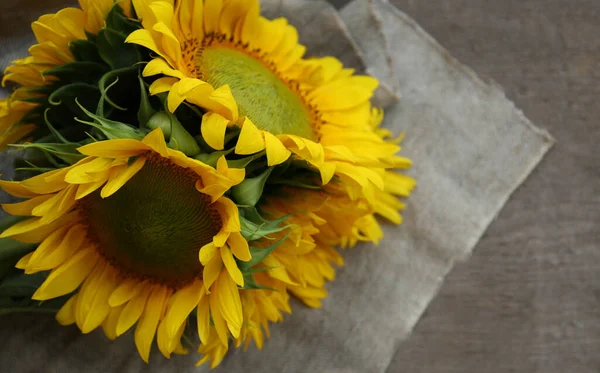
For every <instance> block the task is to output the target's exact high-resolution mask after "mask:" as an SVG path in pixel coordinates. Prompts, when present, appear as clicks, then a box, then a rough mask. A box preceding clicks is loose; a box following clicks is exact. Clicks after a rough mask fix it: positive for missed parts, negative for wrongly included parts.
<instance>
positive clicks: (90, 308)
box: [75, 264, 116, 334]
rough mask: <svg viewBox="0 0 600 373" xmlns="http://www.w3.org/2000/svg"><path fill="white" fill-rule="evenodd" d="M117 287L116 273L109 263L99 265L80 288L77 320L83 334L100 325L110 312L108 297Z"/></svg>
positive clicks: (76, 309) (76, 306)
mask: <svg viewBox="0 0 600 373" xmlns="http://www.w3.org/2000/svg"><path fill="white" fill-rule="evenodd" d="M115 287H116V275H115V273H114V271H113V269H112V268H110V267H109V265H108V264H104V265H99V266H98V267H97V268H96V269H95V271H94V273H92V275H91V276H90V277H89V278H88V279H87V280H86V281H85V284H84V285H83V287H82V288H81V290H79V292H78V294H79V296H78V297H77V302H76V303H75V320H76V321H77V326H79V329H80V330H81V332H82V333H83V334H87V333H90V332H91V331H92V330H94V329H96V328H97V327H99V326H100V325H101V324H102V323H103V322H104V320H105V319H106V317H107V316H108V314H109V312H110V306H109V305H108V297H109V296H110V294H111V293H112V291H113V290H114V288H115Z"/></svg>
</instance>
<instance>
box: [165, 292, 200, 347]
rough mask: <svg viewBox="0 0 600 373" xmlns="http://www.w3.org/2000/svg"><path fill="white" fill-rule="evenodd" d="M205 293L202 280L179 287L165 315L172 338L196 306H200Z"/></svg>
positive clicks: (168, 332) (169, 334)
mask: <svg viewBox="0 0 600 373" xmlns="http://www.w3.org/2000/svg"><path fill="white" fill-rule="evenodd" d="M203 294H204V289H203V284H202V281H200V280H195V281H194V282H193V283H192V284H190V285H188V286H186V287H184V288H182V289H179V290H178V291H177V292H176V293H175V294H173V296H172V298H171V300H170V306H169V309H168V311H167V314H166V315H165V320H166V332H167V335H168V336H169V337H171V338H172V337H174V336H176V335H177V333H178V331H179V329H180V327H181V325H182V324H183V323H184V322H185V320H187V318H188V316H189V315H190V313H191V312H192V311H193V310H194V308H196V307H197V306H198V302H200V298H201V297H202V295H203Z"/></svg>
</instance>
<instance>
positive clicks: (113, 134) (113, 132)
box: [75, 106, 146, 140]
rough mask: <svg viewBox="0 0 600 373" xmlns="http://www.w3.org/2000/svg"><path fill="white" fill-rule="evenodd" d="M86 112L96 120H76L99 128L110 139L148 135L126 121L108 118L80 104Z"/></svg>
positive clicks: (138, 138)
mask: <svg viewBox="0 0 600 373" xmlns="http://www.w3.org/2000/svg"><path fill="white" fill-rule="evenodd" d="M80 108H81V110H83V111H84V113H85V114H86V115H87V116H89V117H90V118H92V119H93V120H94V122H89V121H85V120H82V119H79V118H75V120H76V121H78V122H80V123H83V124H87V125H89V126H92V127H94V128H96V129H98V130H99V131H100V132H102V133H103V134H104V136H106V138H107V139H109V140H114V139H136V140H141V139H143V138H144V136H145V135H146V134H145V133H143V132H142V131H141V130H138V129H135V128H133V127H131V126H129V125H127V124H125V123H121V122H117V121H114V120H110V119H106V118H103V117H101V116H98V115H96V114H93V113H92V112H90V111H88V110H86V109H85V108H84V107H83V106H80Z"/></svg>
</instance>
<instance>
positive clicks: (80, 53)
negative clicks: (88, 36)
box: [69, 39, 103, 63]
mask: <svg viewBox="0 0 600 373" xmlns="http://www.w3.org/2000/svg"><path fill="white" fill-rule="evenodd" d="M69 49H71V53H72V54H73V57H75V59H76V60H77V61H90V62H99V63H103V61H102V58H100V54H98V48H97V47H96V44H95V43H94V42H92V41H90V40H85V39H75V40H71V41H70V42H69Z"/></svg>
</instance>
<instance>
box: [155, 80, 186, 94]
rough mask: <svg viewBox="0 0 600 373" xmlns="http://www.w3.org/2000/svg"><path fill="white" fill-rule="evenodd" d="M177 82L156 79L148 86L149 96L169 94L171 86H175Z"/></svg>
mask: <svg viewBox="0 0 600 373" xmlns="http://www.w3.org/2000/svg"><path fill="white" fill-rule="evenodd" d="M178 81H179V79H177V78H169V77H166V78H159V79H156V80H155V81H154V82H153V83H152V84H151V85H150V89H149V91H150V94H151V95H157V94H159V93H164V92H169V91H170V90H171V89H172V88H173V85H175V83H177V82H178Z"/></svg>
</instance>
